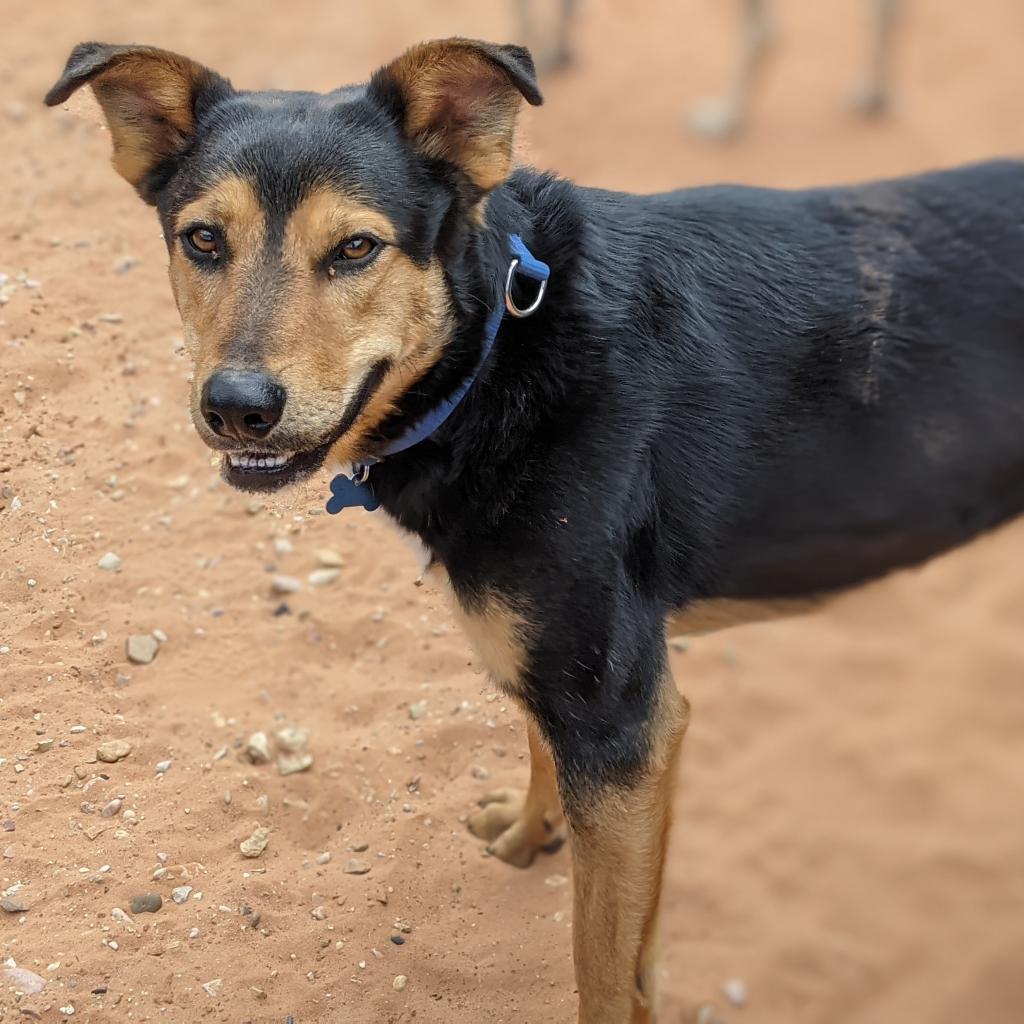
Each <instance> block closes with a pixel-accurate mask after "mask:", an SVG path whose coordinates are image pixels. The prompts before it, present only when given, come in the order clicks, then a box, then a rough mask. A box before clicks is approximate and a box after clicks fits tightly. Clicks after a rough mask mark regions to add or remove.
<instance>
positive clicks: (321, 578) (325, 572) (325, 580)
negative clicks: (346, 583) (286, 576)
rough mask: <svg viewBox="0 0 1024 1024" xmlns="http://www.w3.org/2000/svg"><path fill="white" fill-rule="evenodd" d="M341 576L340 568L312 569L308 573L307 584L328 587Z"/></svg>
mask: <svg viewBox="0 0 1024 1024" xmlns="http://www.w3.org/2000/svg"><path fill="white" fill-rule="evenodd" d="M340 577H341V570H340V569H314V570H313V571H312V572H311V573H310V574H309V577H308V579H309V585H310V586H311V587H329V586H330V585H331V584H332V583H336V582H337V581H338V579H339V578H340Z"/></svg>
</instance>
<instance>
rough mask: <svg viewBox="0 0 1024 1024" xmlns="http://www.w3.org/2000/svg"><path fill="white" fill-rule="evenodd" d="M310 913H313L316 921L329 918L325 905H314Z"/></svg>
mask: <svg viewBox="0 0 1024 1024" xmlns="http://www.w3.org/2000/svg"><path fill="white" fill-rule="evenodd" d="M310 914H311V915H312V917H313V920H314V921H326V920H327V910H326V909H325V908H324V907H314V908H313V909H312V910H311V911H310Z"/></svg>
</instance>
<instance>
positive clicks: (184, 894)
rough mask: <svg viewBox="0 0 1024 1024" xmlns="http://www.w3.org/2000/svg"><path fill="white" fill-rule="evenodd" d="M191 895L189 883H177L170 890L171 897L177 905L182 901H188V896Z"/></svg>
mask: <svg viewBox="0 0 1024 1024" xmlns="http://www.w3.org/2000/svg"><path fill="white" fill-rule="evenodd" d="M191 895H192V886H191V885H179V886H177V887H176V888H174V889H172V890H171V899H172V900H174V902H175V903H177V904H178V905H179V906H180V905H181V904H182V903H185V902H187V901H188V898H189V896H191Z"/></svg>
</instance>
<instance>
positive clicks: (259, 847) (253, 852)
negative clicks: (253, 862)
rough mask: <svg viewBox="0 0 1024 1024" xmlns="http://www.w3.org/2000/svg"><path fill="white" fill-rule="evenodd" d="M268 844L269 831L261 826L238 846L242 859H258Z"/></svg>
mask: <svg viewBox="0 0 1024 1024" xmlns="http://www.w3.org/2000/svg"><path fill="white" fill-rule="evenodd" d="M269 842H270V829H269V828H267V827H266V826H265V825H261V826H260V827H259V828H258V829H256V831H255V832H253V834H252V835H251V836H249V838H248V839H246V840H244V841H243V842H241V843H239V844H238V849H239V850H241V851H242V856H243V857H258V856H259V855H260V854H261V853H263V851H264V850H265V849H266V848H267V843H269Z"/></svg>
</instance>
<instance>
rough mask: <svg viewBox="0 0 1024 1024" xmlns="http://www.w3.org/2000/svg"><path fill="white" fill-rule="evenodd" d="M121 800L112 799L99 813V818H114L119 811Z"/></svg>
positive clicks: (118, 798) (117, 798)
mask: <svg viewBox="0 0 1024 1024" xmlns="http://www.w3.org/2000/svg"><path fill="white" fill-rule="evenodd" d="M121 804H122V800H121V798H120V797H114V799H113V800H111V801H110V803H109V804H107V805H106V806H105V807H104V808H103V810H101V811H100V817H101V818H114V817H116V816H117V812H118V811H120V810H121Z"/></svg>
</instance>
